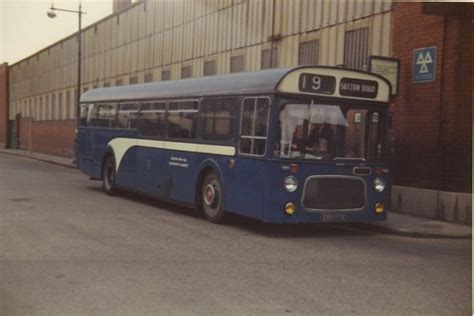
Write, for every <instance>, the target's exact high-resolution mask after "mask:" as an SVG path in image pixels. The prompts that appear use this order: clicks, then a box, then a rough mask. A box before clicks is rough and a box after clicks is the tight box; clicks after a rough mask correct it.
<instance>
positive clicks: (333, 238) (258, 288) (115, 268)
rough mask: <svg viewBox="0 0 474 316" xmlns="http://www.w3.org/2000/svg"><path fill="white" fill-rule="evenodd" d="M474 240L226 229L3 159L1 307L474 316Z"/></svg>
mask: <svg viewBox="0 0 474 316" xmlns="http://www.w3.org/2000/svg"><path fill="white" fill-rule="evenodd" d="M471 262H472V261H471V241H470V240H449V239H414V238H407V237H400V236H392V235H386V234H375V233H370V232H364V231H352V230H348V229H347V228H346V227H338V226H337V225H296V226H279V225H266V224H261V223H258V222H255V221H252V220H247V219H243V218H239V217H235V218H233V219H232V220H231V221H230V223H229V224H227V225H215V224H211V223H209V222H207V221H206V220H204V219H203V218H202V217H200V216H198V215H196V214H195V212H194V211H193V210H190V209H186V208H183V207H179V206H171V205H168V204H165V203H160V202H158V201H156V200H152V199H149V198H144V197H142V196H139V195H135V194H125V195H124V196H121V197H110V196H107V195H105V194H104V193H102V191H101V183H100V182H98V181H90V180H88V178H87V176H85V175H83V174H81V173H80V172H79V171H76V170H73V169H68V168H64V167H61V166H56V165H51V164H47V163H43V162H39V161H34V160H29V159H25V158H21V157H16V156H10V155H5V154H3V155H2V154H0V315H169V314H172V315H188V314H193V315H322V314H334V315H348V314H361V315H366V314H369V315H381V314H383V315H392V314H393V315H400V314H423V315H467V314H471V313H472V312H471V298H472V295H471Z"/></svg>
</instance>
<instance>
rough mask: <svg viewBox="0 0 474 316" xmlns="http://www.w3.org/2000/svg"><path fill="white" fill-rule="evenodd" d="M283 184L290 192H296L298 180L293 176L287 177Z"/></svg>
mask: <svg viewBox="0 0 474 316" xmlns="http://www.w3.org/2000/svg"><path fill="white" fill-rule="evenodd" d="M283 186H284V187H285V190H286V191H288V192H294V191H295V190H296V189H297V188H298V181H297V180H296V178H295V177H293V176H288V177H286V179H285V181H284V182H283Z"/></svg>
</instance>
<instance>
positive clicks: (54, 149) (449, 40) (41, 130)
mask: <svg viewBox="0 0 474 316" xmlns="http://www.w3.org/2000/svg"><path fill="white" fill-rule="evenodd" d="M471 9H472V7H471V6H469V5H468V4H457V5H449V4H447V5H446V4H441V5H440V4H434V3H431V4H422V3H397V2H393V3H392V1H330V0H319V1H313V0H293V1H286V0H258V1H257V0H220V1H208V0H175V1H165V0H155V1H153V0H143V1H139V2H135V3H129V2H127V1H123V0H122V1H120V0H118V1H117V0H116V1H115V2H114V12H113V13H112V14H111V15H110V16H107V17H106V18H104V19H103V20H101V21H99V22H97V23H95V24H93V25H91V26H89V27H87V28H85V29H84V30H83V35H82V36H83V37H82V38H83V52H82V53H83V59H82V60H83V64H82V86H81V91H80V93H83V92H85V91H87V90H89V89H94V88H98V87H108V86H119V85H127V84H136V83H142V82H151V81H163V80H176V79H184V78H189V77H200V76H209V75H215V74H226V73H232V72H240V71H254V70H259V69H265V68H272V67H289V66H294V65H298V64H319V65H333V66H334V65H344V67H347V68H353V69H360V70H367V69H368V66H369V65H368V61H369V56H371V55H374V56H386V57H395V58H398V59H400V65H401V66H400V70H401V71H400V81H399V84H398V87H397V90H398V95H397V96H396V97H395V98H394V99H393V104H392V105H391V113H392V119H391V140H392V158H393V169H394V174H393V180H394V184H396V185H398V187H395V188H394V199H395V201H394V203H393V204H394V207H395V208H398V209H399V210H401V211H403V210H404V209H407V208H419V206H418V204H416V203H415V204H410V203H414V201H415V200H417V197H419V196H420V194H421V193H422V194H424V195H423V196H424V197H425V199H426V200H430V203H431V202H432V203H431V204H430V207H423V210H422V211H421V212H422V213H423V214H424V215H426V216H431V217H438V218H445V219H449V220H456V221H465V222H468V221H470V220H471V210H470V206H469V205H470V204H469V203H470V194H467V193H470V192H471V188H472V184H471V179H472V168H471V160H472V159H471V157H472V145H471V136H472V119H471V113H472V78H471V73H470V70H471V69H472V56H473V55H472V42H471V40H470V38H471V36H472V17H470V16H469V14H468V12H472V10H471ZM469 10H471V11H469ZM433 48H434V50H433ZM423 49H427V50H426V52H433V51H435V54H436V55H435V56H433V57H432V60H431V62H429V60H426V62H427V63H428V64H429V65H428V64H426V65H428V67H429V70H430V71H434V73H433V74H432V77H431V78H428V79H429V80H426V78H427V77H425V80H423V78H421V80H419V81H417V80H415V79H416V78H415V77H416V76H415V75H416V74H415V73H414V69H416V61H414V60H413V59H414V56H415V54H417V52H418V51H420V52H421V54H423V52H425V51H424V50H423ZM423 56H425V55H423ZM430 56H431V55H430ZM76 78H77V37H76V35H75V34H73V35H71V36H70V37H67V38H65V39H63V40H61V41H59V42H57V43H54V44H52V45H51V46H49V47H46V48H45V49H43V50H41V51H39V52H37V53H36V54H34V55H32V56H30V57H28V58H25V59H23V60H21V61H19V62H17V63H15V64H13V65H10V66H8V65H5V64H4V65H3V66H1V67H0V120H1V121H0V128H1V130H0V143H3V145H4V146H10V147H16V148H22V149H25V150H32V151H35V152H42V153H49V154H55V155H61V156H66V157H72V156H73V150H74V148H73V147H74V129H75V128H76V121H75V115H76V106H77V105H76V102H75V100H76V94H77V90H76ZM421 189H423V190H424V189H426V192H425V191H420V190H421ZM447 191H449V192H451V193H452V192H456V193H454V195H449V197H448V198H447V199H448V200H449V201H448V202H446V201H445V200H443V201H441V200H440V197H439V196H440V194H439V193H440V192H447ZM420 192H421V193H420ZM433 197H435V198H434V199H433V201H435V202H433V201H431V200H432V198H433ZM467 201H469V202H467ZM407 203H408V204H407ZM441 203H444V204H443V205H441ZM446 203H448V204H449V205H450V206H449V207H447V209H449V211H446V212H445V211H443V212H444V213H441V211H440V208H441V206H443V207H444V206H445V204H446ZM428 208H429V209H428ZM433 214H434V215H433Z"/></svg>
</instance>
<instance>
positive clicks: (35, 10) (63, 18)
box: [0, 0, 112, 65]
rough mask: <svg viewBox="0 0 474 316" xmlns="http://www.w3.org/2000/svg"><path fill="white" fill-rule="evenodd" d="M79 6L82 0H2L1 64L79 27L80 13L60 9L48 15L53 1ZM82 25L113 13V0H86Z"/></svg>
mask: <svg viewBox="0 0 474 316" xmlns="http://www.w3.org/2000/svg"><path fill="white" fill-rule="evenodd" d="M52 3H54V6H55V7H57V8H61V9H68V10H78V5H79V0H56V1H45V0H0V64H2V63H4V62H8V64H10V65H12V64H14V63H16V62H17V61H20V60H22V59H24V58H26V57H28V56H30V55H32V54H34V53H36V52H37V51H39V50H41V49H43V48H45V47H47V46H49V45H51V44H53V43H55V42H57V41H59V40H60V39H62V38H64V37H66V36H68V35H71V34H73V33H75V32H76V31H77V28H78V16H77V14H74V13H68V12H59V11H57V12H56V14H57V16H56V18H54V19H51V18H48V16H47V15H46V12H47V11H48V9H49V8H50V7H51V4H52ZM82 10H83V11H85V12H87V13H86V14H85V15H83V18H82V26H83V27H85V26H88V25H90V24H92V23H94V22H96V21H98V20H100V19H102V18H103V17H105V16H107V15H109V14H111V13H112V0H82Z"/></svg>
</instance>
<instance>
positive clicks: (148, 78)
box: [145, 74, 153, 82]
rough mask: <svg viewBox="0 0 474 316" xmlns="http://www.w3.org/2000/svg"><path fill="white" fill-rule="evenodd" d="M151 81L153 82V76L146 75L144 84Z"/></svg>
mask: <svg viewBox="0 0 474 316" xmlns="http://www.w3.org/2000/svg"><path fill="white" fill-rule="evenodd" d="M152 81H153V74H146V75H145V82H152Z"/></svg>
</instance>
